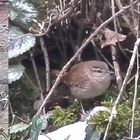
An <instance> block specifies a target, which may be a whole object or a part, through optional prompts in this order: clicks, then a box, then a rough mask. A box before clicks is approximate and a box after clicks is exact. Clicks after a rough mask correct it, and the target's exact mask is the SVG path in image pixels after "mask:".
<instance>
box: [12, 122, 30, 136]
mask: <svg viewBox="0 0 140 140" xmlns="http://www.w3.org/2000/svg"><path fill="white" fill-rule="evenodd" d="M29 126H30V124H25V123H23V122H21V123H18V124H15V125H12V126H11V127H10V134H12V133H18V132H22V131H24V130H27V129H28V128H29Z"/></svg>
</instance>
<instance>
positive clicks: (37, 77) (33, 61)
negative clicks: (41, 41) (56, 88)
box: [29, 51, 45, 114]
mask: <svg viewBox="0 0 140 140" xmlns="http://www.w3.org/2000/svg"><path fill="white" fill-rule="evenodd" d="M29 52H30V56H31V60H32V64H33V68H34V72H35V77H36V81H37V85H38V88H39V91H40V97H41V101H42V103H43V90H42V87H41V82H40V79H39V76H38V71H37V67H36V63H35V60H34V58H33V53H32V52H31V51H29ZM43 114H45V108H44V109H43Z"/></svg>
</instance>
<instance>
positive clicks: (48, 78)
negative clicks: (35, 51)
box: [39, 37, 50, 92]
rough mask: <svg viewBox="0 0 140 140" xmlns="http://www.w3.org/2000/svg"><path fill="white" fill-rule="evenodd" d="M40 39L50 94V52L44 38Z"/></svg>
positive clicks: (47, 88)
mask: <svg viewBox="0 0 140 140" xmlns="http://www.w3.org/2000/svg"><path fill="white" fill-rule="evenodd" d="M39 39H40V45H41V49H42V52H43V54H44V59H45V68H46V91H47V92H48V91H49V90H50V63H49V56H48V51H47V47H46V46H45V43H44V40H43V38H42V37H40V38H39Z"/></svg>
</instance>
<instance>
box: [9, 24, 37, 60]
mask: <svg viewBox="0 0 140 140" xmlns="http://www.w3.org/2000/svg"><path fill="white" fill-rule="evenodd" d="M9 32H10V36H11V39H10V45H9V51H8V56H9V58H14V57H17V56H19V55H21V54H23V53H24V52H26V51H28V50H30V48H32V47H33V46H34V45H35V37H34V36H33V34H30V33H29V34H24V33H23V32H22V31H21V30H20V28H18V27H14V26H12V27H10V31H9Z"/></svg>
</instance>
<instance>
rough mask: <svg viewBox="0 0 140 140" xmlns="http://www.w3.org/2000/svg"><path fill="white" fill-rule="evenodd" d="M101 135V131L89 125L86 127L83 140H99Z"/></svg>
mask: <svg viewBox="0 0 140 140" xmlns="http://www.w3.org/2000/svg"><path fill="white" fill-rule="evenodd" d="M100 137H101V132H100V131H97V130H96V129H93V127H91V126H90V125H89V126H88V127H87V128H86V138H85V140H99V139H100Z"/></svg>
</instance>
